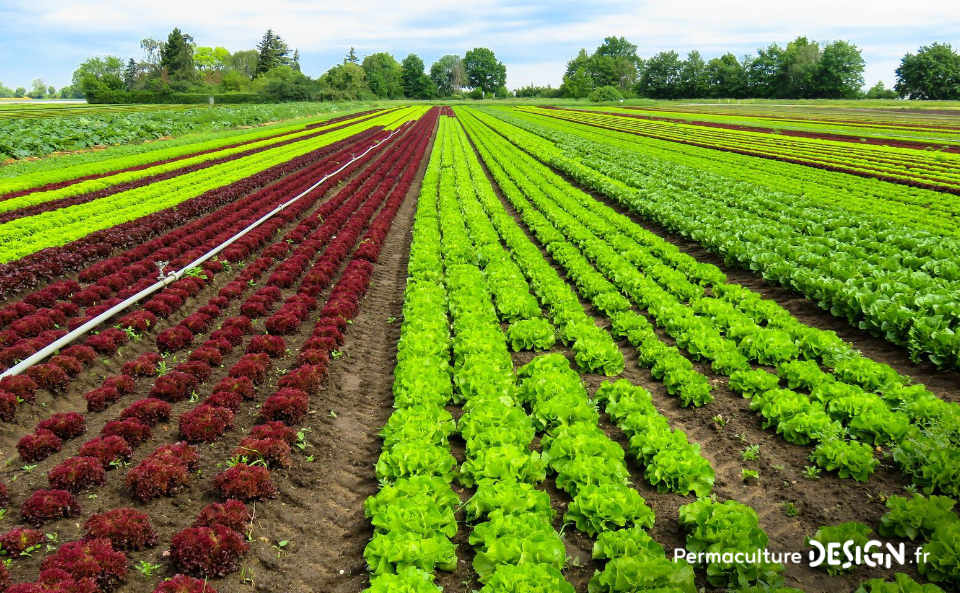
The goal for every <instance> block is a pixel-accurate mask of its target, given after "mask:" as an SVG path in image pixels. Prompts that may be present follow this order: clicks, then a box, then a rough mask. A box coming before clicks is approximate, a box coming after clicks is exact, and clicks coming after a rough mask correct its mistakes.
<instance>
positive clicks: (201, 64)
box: [193, 47, 230, 73]
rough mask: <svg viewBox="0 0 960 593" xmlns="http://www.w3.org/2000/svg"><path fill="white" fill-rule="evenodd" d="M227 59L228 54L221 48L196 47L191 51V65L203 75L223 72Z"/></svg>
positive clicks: (228, 57)
mask: <svg viewBox="0 0 960 593" xmlns="http://www.w3.org/2000/svg"><path fill="white" fill-rule="evenodd" d="M229 59H230V52H229V51H228V50H227V49H226V48H223V47H197V48H195V49H194V50H193V64H194V66H196V68H197V70H199V71H201V72H204V73H210V72H219V71H220V70H223V69H224V68H225V67H226V64H227V60H229Z"/></svg>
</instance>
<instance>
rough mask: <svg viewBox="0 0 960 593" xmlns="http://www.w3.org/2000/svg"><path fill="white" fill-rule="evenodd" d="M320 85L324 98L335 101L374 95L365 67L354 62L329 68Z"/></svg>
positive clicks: (352, 99) (367, 97)
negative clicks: (368, 83)
mask: <svg viewBox="0 0 960 593" xmlns="http://www.w3.org/2000/svg"><path fill="white" fill-rule="evenodd" d="M320 87H321V94H322V96H323V98H324V99H332V100H334V101H355V100H357V99H369V98H372V97H373V93H372V92H371V91H370V88H369V87H368V86H367V80H366V74H365V73H364V70H363V68H362V67H360V66H358V65H356V64H354V63H353V62H344V63H343V64H340V65H338V66H334V67H333V68H331V69H329V70H327V72H326V73H325V74H324V75H323V76H322V77H320Z"/></svg>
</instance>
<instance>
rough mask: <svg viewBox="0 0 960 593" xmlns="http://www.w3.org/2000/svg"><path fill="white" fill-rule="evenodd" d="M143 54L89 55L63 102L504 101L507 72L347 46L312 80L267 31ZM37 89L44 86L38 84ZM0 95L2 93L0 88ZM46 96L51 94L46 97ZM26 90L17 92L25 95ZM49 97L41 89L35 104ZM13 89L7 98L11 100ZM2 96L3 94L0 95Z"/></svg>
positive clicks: (173, 37)
mask: <svg viewBox="0 0 960 593" xmlns="http://www.w3.org/2000/svg"><path fill="white" fill-rule="evenodd" d="M140 48H141V49H142V50H143V56H142V57H141V58H140V59H139V60H136V59H134V58H129V59H128V60H127V61H124V60H123V59H121V58H119V57H116V56H105V57H93V58H89V59H87V60H85V61H84V62H83V63H82V64H80V66H79V67H78V68H77V69H76V70H75V71H74V73H73V79H72V84H71V85H69V86H68V87H64V88H63V89H61V90H60V93H59V96H60V97H63V98H83V97H86V98H88V99H100V100H105V99H109V101H108V102H125V101H124V99H127V100H131V101H142V102H153V101H151V99H153V100H160V99H162V98H163V97H164V96H176V97H182V96H184V94H207V95H232V96H234V98H236V97H237V96H241V97H242V96H247V98H249V99H250V100H257V99H260V100H265V101H302V100H337V101H346V100H372V99H403V98H408V99H433V98H445V97H457V96H472V97H478V98H480V97H491V96H498V97H505V96H507V95H508V94H509V93H508V91H507V88H506V86H505V85H506V72H507V71H506V67H505V66H504V65H503V63H502V62H500V61H499V60H497V58H496V55H495V54H494V53H493V51H491V50H490V49H487V48H482V47H481V48H475V49H472V50H470V51H468V52H466V54H465V55H463V56H458V55H445V56H443V57H442V58H440V59H439V60H437V61H436V62H434V63H433V64H432V65H431V67H430V69H429V71H427V70H426V69H425V67H424V63H423V60H422V59H421V58H420V57H419V56H417V55H416V54H409V55H408V56H407V57H406V58H404V59H403V61H402V62H398V61H397V60H396V59H395V58H394V57H393V56H392V55H390V54H389V53H386V52H378V53H374V54H371V55H368V56H366V57H364V58H363V60H362V61H361V59H360V58H359V57H358V56H357V54H356V51H355V49H354V48H350V50H349V51H348V52H347V54H346V56H345V57H344V58H343V61H342V63H341V64H337V65H336V66H334V67H332V68H330V69H329V70H328V71H327V72H325V73H324V74H323V75H321V76H319V77H317V78H311V77H309V76H307V75H306V74H304V73H303V72H302V71H301V68H300V52H299V51H298V50H296V49H293V48H291V47H290V46H289V45H288V44H287V43H286V42H285V41H284V40H283V38H281V37H280V35H278V34H277V33H276V32H274V31H273V30H272V29H270V30H267V32H266V33H264V35H263V37H262V38H261V39H260V42H259V43H258V44H257V45H256V48H255V49H247V50H240V51H236V52H230V51H229V50H227V49H225V48H223V47H207V46H199V45H197V44H196V43H195V42H194V39H193V37H192V36H191V35H189V34H187V33H184V32H183V31H181V30H180V29H179V28H175V29H173V31H171V32H170V34H169V35H168V36H167V38H166V40H162V41H159V40H156V39H151V38H148V39H144V40H142V41H141V42H140ZM37 83H38V84H42V81H37ZM0 90H2V88H0ZM46 91H49V93H47V92H46ZM24 92H25V91H24V89H17V90H16V94H17V96H23V94H24ZM54 93H55V89H53V88H52V87H51V88H49V89H43V92H40V93H39V95H38V98H40V97H42V96H49V95H53V94H54ZM13 94H14V91H11V92H10V96H13ZM0 96H2V95H0Z"/></svg>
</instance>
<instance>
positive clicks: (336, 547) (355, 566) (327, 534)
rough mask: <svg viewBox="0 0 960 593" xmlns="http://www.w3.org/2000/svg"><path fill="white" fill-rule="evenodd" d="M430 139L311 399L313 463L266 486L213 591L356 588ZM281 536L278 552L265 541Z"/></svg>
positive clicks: (340, 592) (347, 591)
mask: <svg viewBox="0 0 960 593" xmlns="http://www.w3.org/2000/svg"><path fill="white" fill-rule="evenodd" d="M432 143H433V140H432V139H431V141H430V145H429V146H428V147H427V151H426V156H425V158H424V159H423V162H421V163H420V166H419V169H418V171H417V175H416V177H415V178H414V181H413V183H412V184H411V186H410V190H409V191H408V192H407V196H406V199H405V200H404V203H403V205H402V206H401V207H400V210H399V211H398V212H397V216H396V218H395V219H394V221H393V225H392V226H391V228H390V231H389V233H388V234H387V238H386V240H385V242H384V244H383V249H382V251H381V254H380V259H379V261H378V263H377V264H376V266H375V269H374V273H373V279H372V281H371V285H370V288H369V290H368V291H367V294H366V296H365V297H364V300H363V302H362V304H361V308H360V313H359V314H358V315H357V317H356V318H354V320H353V323H352V324H351V325H350V326H348V328H347V331H346V332H345V336H346V339H345V341H344V344H343V346H342V348H341V351H342V352H343V357H342V358H340V359H338V360H335V361H332V362H331V365H330V372H329V377H328V384H327V386H326V387H325V388H324V389H323V390H322V391H321V392H320V393H319V394H318V395H317V396H315V397H314V398H312V399H311V403H310V407H311V412H310V415H309V416H308V418H307V421H306V425H307V426H308V427H309V429H310V431H309V432H308V433H307V441H308V442H309V443H310V447H308V449H307V450H306V451H305V453H307V454H310V455H313V456H314V458H315V461H314V462H313V463H305V462H302V461H300V460H301V459H302V457H297V462H295V465H294V467H293V468H292V469H291V470H289V471H287V472H285V475H283V476H282V477H280V478H275V479H274V482H275V484H276V485H277V487H278V488H279V489H280V498H279V500H274V501H268V502H266V503H259V504H258V505H257V508H256V514H257V516H256V519H255V526H254V530H255V532H256V533H258V534H259V536H260V537H262V538H265V539H266V541H263V540H261V539H259V537H257V538H255V539H257V540H258V541H257V542H256V543H255V544H254V545H252V546H251V547H252V550H251V554H250V555H249V556H248V557H247V559H246V560H245V562H244V565H245V567H246V570H247V575H250V580H246V581H245V580H244V575H243V574H241V573H235V574H233V575H230V576H228V577H227V578H225V579H223V580H221V581H217V583H216V587H217V590H218V591H221V593H222V592H229V593H235V592H243V591H269V592H274V593H280V592H283V593H357V592H359V591H361V590H362V589H363V588H364V587H366V585H367V583H368V576H367V572H366V563H365V562H364V559H363V548H364V546H366V544H367V542H368V541H369V540H370V537H371V536H372V535H373V530H372V527H371V526H370V523H369V521H368V520H367V519H366V517H365V516H364V514H363V501H364V500H365V499H366V498H367V497H368V496H370V495H372V494H375V493H376V492H377V490H378V487H379V486H378V484H377V480H376V478H375V476H374V470H373V466H374V464H375V463H376V461H377V459H378V457H379V455H380V448H381V441H380V438H379V436H378V433H379V431H380V428H381V427H382V426H383V425H384V424H385V423H386V421H387V419H388V418H389V416H390V414H391V413H392V411H393V408H392V404H393V395H392V386H393V367H394V364H395V362H396V346H397V341H398V340H399V338H400V321H399V319H400V317H401V315H402V312H403V293H404V289H405V287H406V279H407V260H408V257H409V251H410V232H411V229H412V227H413V215H414V213H415V211H416V207H417V195H418V194H419V191H420V183H421V180H422V179H423V173H424V171H425V170H426V163H427V161H428V160H429V155H430V150H431V147H432ZM281 540H287V541H288V542H289V544H288V545H287V546H286V547H285V548H284V549H283V550H282V551H279V553H278V550H277V549H276V548H275V547H274V546H273V544H275V543H277V542H279V541H281Z"/></svg>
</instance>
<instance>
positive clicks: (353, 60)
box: [343, 45, 360, 64]
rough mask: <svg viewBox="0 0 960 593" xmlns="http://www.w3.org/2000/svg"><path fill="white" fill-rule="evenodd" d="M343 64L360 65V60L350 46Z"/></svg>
mask: <svg viewBox="0 0 960 593" xmlns="http://www.w3.org/2000/svg"><path fill="white" fill-rule="evenodd" d="M343 63H344V64H348V63H349V64H359V63H360V58H358V57H357V52H356V50H355V49H354V48H353V46H352V45H351V46H350V51H348V52H347V57H345V58H343Z"/></svg>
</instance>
